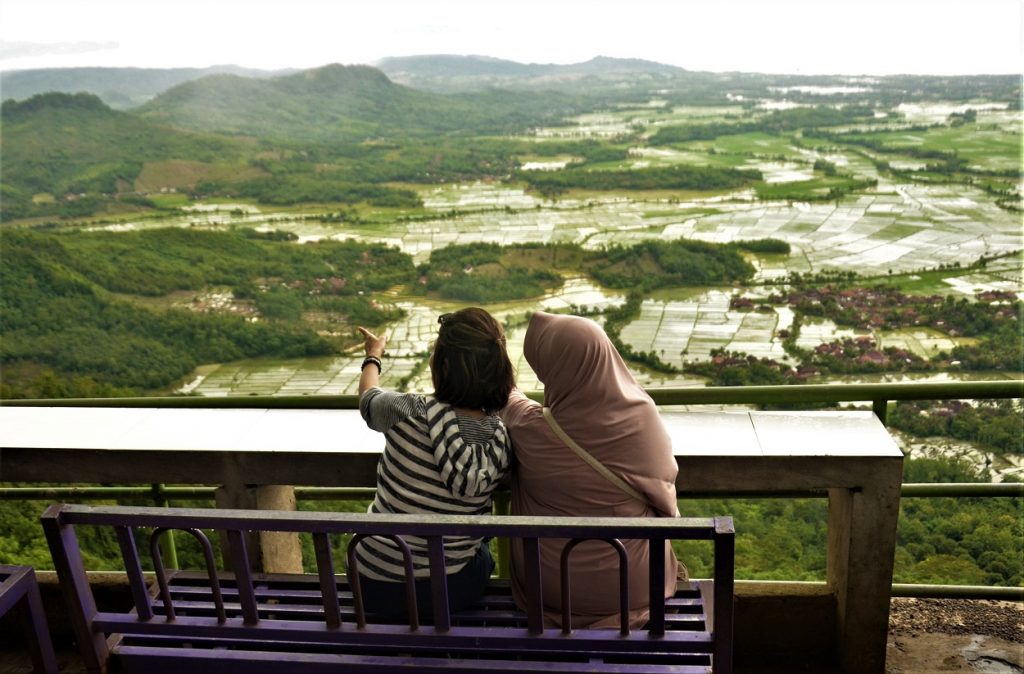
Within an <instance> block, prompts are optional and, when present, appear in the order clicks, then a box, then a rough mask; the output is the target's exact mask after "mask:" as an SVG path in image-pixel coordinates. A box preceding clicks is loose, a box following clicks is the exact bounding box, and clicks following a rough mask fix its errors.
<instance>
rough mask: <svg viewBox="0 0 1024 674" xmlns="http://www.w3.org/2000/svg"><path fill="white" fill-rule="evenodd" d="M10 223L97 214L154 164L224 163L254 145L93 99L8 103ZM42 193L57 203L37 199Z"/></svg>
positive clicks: (1, 204) (1, 113)
mask: <svg viewBox="0 0 1024 674" xmlns="http://www.w3.org/2000/svg"><path fill="white" fill-rule="evenodd" d="M0 120H2V129H3V148H4V172H3V200H2V201H0V208H2V209H3V210H2V211H0V215H2V219H3V220H4V221H8V220H11V219H14V218H21V217H27V216H37V215H62V216H67V217H76V216H83V215H91V214H93V213H95V212H97V211H98V210H100V209H101V208H103V207H104V206H105V205H106V204H107V203H110V202H111V201H112V198H111V197H108V196H104V195H109V194H116V193H120V192H127V191H131V185H132V183H133V182H134V180H135V178H136V177H137V176H138V175H139V173H140V172H141V170H142V167H143V164H144V163H145V162H147V161H151V160H156V159H164V158H191V159H197V160H199V161H205V162H214V161H219V162H223V161H226V160H231V159H233V158H234V159H237V158H240V157H242V156H243V155H244V154H245V153H246V152H249V151H251V150H249V149H248V146H249V144H248V143H245V142H243V141H240V140H237V139H231V138H226V137H221V136H211V135H205V134H197V133H190V132H185V131H179V130H175V129H169V128H164V127H160V126H157V125H155V124H152V123H150V122H147V121H144V120H141V119H139V118H138V117H135V116H133V115H131V114H128V113H124V112H116V111H114V110H111V109H109V108H108V107H107V106H106V105H104V104H103V103H102V101H100V100H99V98H97V97H95V96H92V95H90V94H74V95H69V94H43V95H40V96H36V97H34V98H31V99H29V100H27V101H24V102H17V101H13V100H8V101H4V103H3V106H2V107H0ZM39 193H44V194H50V195H53V197H54V199H52V200H50V201H38V200H33V196H34V195H36V194H39Z"/></svg>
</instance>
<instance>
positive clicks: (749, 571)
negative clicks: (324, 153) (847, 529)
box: [676, 458, 1024, 587]
mask: <svg viewBox="0 0 1024 674" xmlns="http://www.w3.org/2000/svg"><path fill="white" fill-rule="evenodd" d="M903 465H904V476H903V480H904V482H939V483H948V482H986V481H988V480H989V479H990V477H989V475H988V474H987V473H986V472H985V471H980V470H978V469H976V468H974V467H972V466H970V465H969V464H967V463H965V462H963V461H959V460H954V459H910V458H908V459H906V460H905V461H904V464H903ZM679 510H680V512H681V513H682V514H683V515H684V516H686V517H708V516H712V515H716V514H721V513H723V512H727V513H730V514H731V515H732V517H733V521H734V522H735V524H736V577H737V578H743V579H760V580H817V581H821V580H824V579H825V573H826V558H825V551H826V541H825V531H826V530H827V518H828V512H827V508H826V503H825V502H824V501H823V500H811V499H771V500H752V499H708V500H704V499H702V500H688V499H687V500H681V501H680V502H679ZM676 545H677V549H678V550H679V551H680V553H681V554H680V557H681V559H682V560H683V561H684V562H685V563H686V565H687V567H688V569H689V571H690V574H691V576H693V577H698V578H702V577H707V576H708V575H711V573H712V572H713V570H714V565H713V558H712V553H711V546H709V545H702V544H700V543H697V542H686V543H683V544H678V543H677V544H676ZM1022 580H1024V506H1022V504H1021V502H1020V499H1000V498H957V499H953V498H913V499H903V500H902V501H901V503H900V518H899V525H898V529H897V537H896V558H895V569H894V572H893V581H894V582H897V583H922V584H943V585H946V584H948V585H995V586H1004V587H1017V586H1019V585H1020V584H1021V581H1022Z"/></svg>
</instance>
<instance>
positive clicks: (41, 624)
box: [0, 565, 57, 674]
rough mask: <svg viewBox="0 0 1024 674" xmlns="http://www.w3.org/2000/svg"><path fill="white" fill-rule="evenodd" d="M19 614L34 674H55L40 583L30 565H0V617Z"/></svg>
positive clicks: (55, 662)
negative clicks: (12, 611)
mask: <svg viewBox="0 0 1024 674" xmlns="http://www.w3.org/2000/svg"><path fill="white" fill-rule="evenodd" d="M11 610H14V611H17V612H19V613H20V614H21V623H22V625H23V627H24V629H25V639H26V642H27V643H28V649H29V653H30V654H31V655H32V668H33V671H35V672H36V673H37V674H44V673H45V674H57V658H56V656H55V655H54V652H53V643H52V642H51V641H50V631H49V628H48V627H47V625H46V614H45V613H44V612H43V600H42V598H41V597H40V596H39V584H38V583H37V582H36V574H35V571H33V570H32V567H30V566H4V565H0V616H4V615H6V614H7V612H8V611H11Z"/></svg>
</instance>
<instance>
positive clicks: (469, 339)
mask: <svg viewBox="0 0 1024 674" xmlns="http://www.w3.org/2000/svg"><path fill="white" fill-rule="evenodd" d="M439 322H440V324H441V326H440V329H439V330H438V333H437V340H436V341H435V343H434V353H433V356H432V357H431V377H432V379H433V383H434V396H435V397H436V398H437V399H438V400H440V401H441V402H445V403H448V404H449V405H453V406H455V407H465V408H469V409H475V410H485V411H487V412H494V411H496V410H499V409H501V408H502V407H504V406H505V403H506V402H507V401H508V394H509V393H510V392H511V391H512V389H513V387H515V371H514V370H513V368H512V362H511V361H510V360H509V358H508V353H506V351H505V332H504V330H502V328H501V325H500V324H499V323H498V322H497V321H496V320H494V317H493V316H491V315H490V314H489V313H487V312H486V311H484V310H483V309H480V308H478V307H469V308H466V309H461V310H459V311H456V312H454V313H451V314H445V315H444V316H442V317H441V318H440V319H439Z"/></svg>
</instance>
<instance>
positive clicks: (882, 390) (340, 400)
mask: <svg viewBox="0 0 1024 674" xmlns="http://www.w3.org/2000/svg"><path fill="white" fill-rule="evenodd" d="M647 392H648V393H649V394H650V396H651V398H652V399H653V400H654V402H655V403H656V404H658V405H770V404H800V403H804V404H807V403H840V402H870V403H871V408H872V410H873V411H874V412H875V414H876V415H878V418H879V419H881V421H882V423H885V421H886V416H887V415H886V409H887V407H888V404H889V402H890V401H894V400H957V399H978V400H987V399H996V398H1024V379H1014V380H1005V381H963V382H959V381H956V382H936V383H919V384H802V385H794V386H709V387H694V388H665V389H658V388H654V389H649V390H648V391H647ZM527 395H529V396H530V397H531V398H533V399H534V400H543V398H544V394H543V393H540V392H536V391H532V392H528V393H527ZM0 405H6V406H31V407H39V406H43V407H188V408H223V409H234V408H273V409H357V408H358V407H359V397H358V396H354V395H340V396H322V395H311V396H228V397H217V398H211V397H203V396H168V397H153V398H63V399H52V400H51V399H47V400H38V399H37V400H4V401H0Z"/></svg>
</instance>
